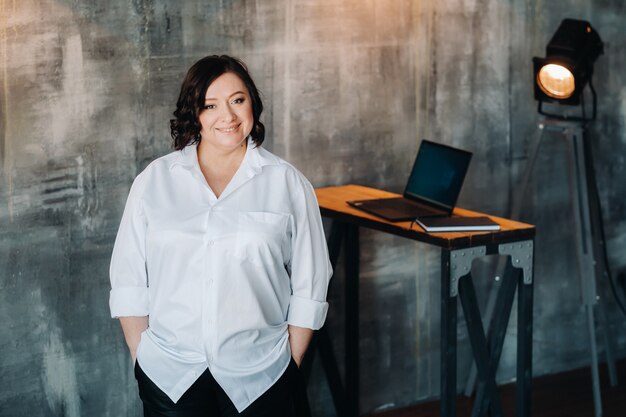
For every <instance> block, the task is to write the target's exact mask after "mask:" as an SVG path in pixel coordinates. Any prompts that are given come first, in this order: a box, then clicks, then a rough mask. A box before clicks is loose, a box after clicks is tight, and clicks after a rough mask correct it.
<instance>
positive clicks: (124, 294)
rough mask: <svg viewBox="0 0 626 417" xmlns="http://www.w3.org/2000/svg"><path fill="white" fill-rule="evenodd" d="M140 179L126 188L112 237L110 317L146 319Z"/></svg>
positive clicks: (146, 303)
mask: <svg viewBox="0 0 626 417" xmlns="http://www.w3.org/2000/svg"><path fill="white" fill-rule="evenodd" d="M142 188H143V187H142V178H141V175H140V176H138V177H137V178H136V179H135V181H134V182H133V186H132V187H131V189H130V193H129V195H128V200H127V201H126V207H125V208H124V214H123V215H122V220H121V222H120V227H119V230H118V232H117V237H116V238H115V245H114V246H113V254H112V256H111V267H110V270H109V275H110V278H111V293H110V296H109V307H110V309H111V317H113V318H117V317H128V316H139V317H142V316H147V315H148V311H149V299H148V276H147V272H146V255H145V253H146V252H145V237H146V227H147V224H146V219H145V216H144V212H143V208H142V198H141V195H142Z"/></svg>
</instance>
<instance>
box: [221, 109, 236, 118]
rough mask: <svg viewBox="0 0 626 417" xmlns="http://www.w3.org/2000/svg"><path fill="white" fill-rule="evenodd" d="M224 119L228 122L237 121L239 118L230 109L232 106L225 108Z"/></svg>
mask: <svg viewBox="0 0 626 417" xmlns="http://www.w3.org/2000/svg"><path fill="white" fill-rule="evenodd" d="M222 118H223V119H224V120H227V121H231V120H235V119H236V118H237V114H236V113H235V112H234V111H233V109H231V108H230V106H224V112H223V114H222Z"/></svg>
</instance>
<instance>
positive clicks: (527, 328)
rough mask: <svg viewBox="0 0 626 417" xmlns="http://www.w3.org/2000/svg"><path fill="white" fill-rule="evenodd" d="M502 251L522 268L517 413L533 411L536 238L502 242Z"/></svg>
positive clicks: (522, 416)
mask: <svg viewBox="0 0 626 417" xmlns="http://www.w3.org/2000/svg"><path fill="white" fill-rule="evenodd" d="M498 251H499V253H500V254H501V255H510V256H511V263H512V265H513V266H514V267H515V268H520V269H521V270H522V274H521V275H520V276H519V279H518V295H517V383H516V391H517V393H516V397H517V401H516V405H517V415H518V417H529V416H530V415H531V394H532V362H533V337H532V336H533V264H534V241H532V240H528V241H524V242H516V243H507V244H502V245H500V246H499V248H498Z"/></svg>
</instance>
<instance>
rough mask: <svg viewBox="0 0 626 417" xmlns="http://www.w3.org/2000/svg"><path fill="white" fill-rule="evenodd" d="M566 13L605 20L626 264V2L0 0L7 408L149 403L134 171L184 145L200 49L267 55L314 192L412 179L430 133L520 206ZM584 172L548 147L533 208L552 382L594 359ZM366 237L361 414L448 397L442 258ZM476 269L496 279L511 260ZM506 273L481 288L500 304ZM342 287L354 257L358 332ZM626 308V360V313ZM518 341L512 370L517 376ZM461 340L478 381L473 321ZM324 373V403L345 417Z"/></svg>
mask: <svg viewBox="0 0 626 417" xmlns="http://www.w3.org/2000/svg"><path fill="white" fill-rule="evenodd" d="M563 17H575V18H584V19H588V20H590V21H591V22H592V23H593V24H594V26H595V27H596V28H597V29H598V31H599V32H600V35H601V36H602V38H603V39H604V40H605V42H606V54H605V55H604V56H602V57H601V58H600V59H599V60H598V64H597V71H596V74H597V75H596V83H595V84H596V89H597V90H598V93H599V94H600V96H601V97H600V101H599V103H600V107H599V119H598V121H597V122H596V123H595V124H594V125H593V132H592V134H593V137H594V138H595V140H594V150H595V156H596V162H597V167H598V179H599V181H598V182H599V188H600V194H601V200H602V204H603V207H604V218H605V222H606V225H607V238H608V239H607V247H608V252H609V258H610V260H611V263H612V267H613V269H614V271H616V272H618V271H624V270H626V256H624V253H623V249H622V248H623V247H624V245H625V244H626V222H625V221H624V215H625V214H626V206H625V204H624V195H625V192H626V185H624V182H623V180H621V178H623V177H624V170H625V169H626V162H625V160H624V151H625V150H626V132H625V130H626V126H625V124H626V123H625V121H626V88H625V87H624V85H626V75H624V72H623V71H622V69H623V68H624V64H625V60H626V35H625V34H624V33H623V27H624V26H625V25H626V6H624V5H623V3H622V1H621V0H603V1H601V2H594V3H593V4H592V3H591V2H589V1H585V0H568V1H566V2H543V1H537V0H525V1H517V2H513V1H510V0H473V1H462V0H450V1H434V0H424V1H421V0H420V1H418V0H414V1H410V0H406V1H402V0H395V1H382V0H379V1H376V0H367V1H357V0H342V1H337V0H333V1H330V0H318V1H302V0H287V1H274V0H271V1H252V0H221V1H199V0H196V1H185V2H177V1H168V0H159V1H148V0H134V1H131V2H127V1H95V2H94V1H89V2H88V1H84V0H74V1H69V0H56V1H53V0H44V1H32V0H30V1H29V0H21V1H17V0H13V1H10V0H2V1H0V81H1V83H0V91H1V96H0V116H1V117H0V164H1V165H0V175H1V181H0V184H1V187H2V188H1V189H0V224H1V228H0V415H2V416H23V415H32V416H48V415H55V416H68V417H69V416H82V415H90V416H124V415H128V416H136V415H140V409H139V405H138V400H137V396H136V388H135V386H134V379H133V376H132V372H131V369H130V363H129V360H128V356H127V353H126V348H125V345H124V341H123V338H122V335H121V331H120V329H119V325H118V323H117V322H116V321H114V320H111V319H109V317H108V306H107V300H108V290H109V283H108V261H109V257H110V252H111V247H112V243H113V239H114V235H115V232H116V230H117V225H118V222H119V219H120V216H121V211H122V209H123V204H124V201H125V198H126V194H127V192H128V188H129V186H130V183H131V181H132V178H133V177H134V176H135V175H136V174H137V173H138V172H139V171H140V170H141V169H142V168H143V167H144V166H145V165H146V164H147V163H148V162H149V161H151V160H152V159H153V158H155V157H157V156H160V155H162V154H164V153H166V152H168V151H169V149H170V143H169V138H168V129H167V125H168V123H167V121H168V119H169V117H170V114H171V111H172V110H173V105H174V103H175V99H176V95H177V90H178V87H179V85H180V81H181V79H182V76H183V75H184V72H185V70H186V68H187V67H188V66H189V65H190V64H191V63H192V62H194V61H195V60H196V59H198V58H200V57H202V56H204V55H206V54H209V53H229V54H232V55H235V56H239V57H241V58H243V59H244V60H245V61H246V62H247V63H248V64H249V66H250V68H251V71H252V73H253V76H254V77H255V79H256V80H257V83H258V85H259V87H260V89H261V91H262V92H263V95H264V98H265V103H266V108H267V111H266V113H265V116H264V121H265V123H266V126H267V128H268V140H267V141H266V146H267V147H268V148H269V149H271V150H273V151H274V152H276V153H277V154H279V155H281V156H283V157H285V158H286V159H288V160H290V161H291V162H293V163H294V164H295V165H296V166H298V167H299V168H300V169H301V170H302V171H303V172H304V173H305V174H306V175H307V176H308V177H309V179H310V180H311V181H312V182H313V183H314V185H318V186H321V185H332V184H342V183H347V182H355V183H361V184H365V185H372V186H378V187H384V188H386V189H390V190H395V191H399V190H400V189H401V187H402V184H403V183H404V181H405V177H406V172H407V170H408V169H409V168H410V165H411V162H412V159H413V157H414V154H415V151H416V149H417V146H418V142H419V139H420V138H422V137H426V138H430V139H435V140H439V141H443V142H445V143H449V144H453V145H457V146H461V147H464V148H467V149H469V150H471V151H473V152H474V153H475V157H474V160H473V163H472V166H471V169H470V172H469V176H468V178H467V181H466V186H465V188H464V191H463V194H462V196H461V201H460V204H461V205H463V206H466V207H468V208H472V209H476V210H483V211H487V212H490V213H493V214H498V215H506V214H507V213H508V210H509V206H510V204H511V195H512V194H514V193H515V184H516V182H517V180H518V179H519V176H520V172H521V171H522V170H523V169H524V166H525V163H526V159H527V157H528V144H529V141H530V139H531V138H532V136H533V135H535V134H536V131H537V129H536V123H537V122H538V120H539V119H538V116H537V114H536V111H535V103H534V101H533V99H532V88H531V85H530V80H531V78H532V74H531V65H530V59H531V57H532V56H533V55H543V52H544V47H545V43H546V42H547V41H548V39H549V38H550V36H551V35H552V33H553V31H554V30H555V28H556V27H557V26H558V24H559V22H560V20H561V19H562V18H563ZM565 169H566V163H565V154H564V152H563V147H562V143H560V142H559V140H558V138H548V139H546V140H545V141H544V146H543V148H542V153H541V155H540V158H539V161H538V162H537V168H536V170H535V173H534V175H533V181H532V184H531V192H530V193H529V196H528V198H527V204H526V207H525V210H524V214H523V217H522V219H523V220H525V221H529V222H533V223H536V224H537V225H538V235H537V250H536V258H537V260H536V287H535V288H536V301H535V334H534V352H535V358H534V373H535V374H536V375H540V374H545V373H551V372H556V371H560V370H564V369H569V368H572V367H577V366H581V365H584V364H586V363H587V362H588V359H589V356H588V353H587V338H586V331H585V321H584V316H583V310H582V307H581V303H580V297H579V288H578V281H577V278H575V273H576V270H575V268H574V263H573V259H574V254H575V252H574V246H573V243H572V239H571V234H570V233H569V230H571V227H570V224H571V219H570V217H568V216H567V215H565V216H564V215H563V213H567V210H568V209H569V202H568V201H569V200H568V197H569V191H568V185H567V176H566V175H565ZM486 196H488V198H486ZM361 239H362V245H363V254H362V261H361V262H362V265H361V270H362V286H361V291H362V296H361V318H362V322H361V335H362V338H361V340H360V346H361V353H362V356H361V361H362V370H361V373H362V382H361V410H362V411H363V412H366V411H371V410H374V409H381V408H386V407H392V406H402V405H407V404H411V403H414V402H416V401H418V400H423V399H427V398H432V397H433V396H436V395H437V392H438V387H439V379H438V360H439V331H438V325H439V304H438V297H439V295H438V294H439V284H438V280H439V254H438V252H437V251H436V250H434V249H432V248H429V247H428V246H426V245H421V244H414V243H411V242H407V241H405V240H403V239H399V238H394V237H390V236H387V235H384V234H381V233H377V232H369V231H363V233H362V235H361ZM475 268H476V269H477V270H480V272H484V273H486V274H487V275H488V276H489V275H490V274H491V275H493V271H494V268H495V261H494V260H493V259H487V260H485V261H480V262H477V263H476V265H475ZM491 284H492V282H490V280H485V282H481V283H480V285H479V298H480V299H481V300H484V298H485V297H486V294H487V293H488V288H489V286H490V285H491ZM602 288H603V290H604V289H606V282H603V283H602ZM342 294H343V278H342V272H341V265H340V266H339V268H338V271H337V276H336V277H335V279H334V281H333V283H332V290H331V294H330V301H331V311H330V314H329V321H328V325H329V327H330V328H331V331H333V332H334V333H335V334H338V335H340V334H341V333H340V332H341V329H342V326H343V316H342V313H341V311H342V308H343V304H342V298H341V296H342ZM607 303H608V307H609V313H610V314H609V324H610V327H611V331H612V334H614V335H615V336H616V338H617V340H618V343H619V347H620V349H621V350H620V352H621V353H622V354H623V353H624V350H625V348H626V320H624V317H623V316H621V315H620V314H619V313H618V312H617V309H616V307H615V304H614V302H613V301H612V300H608V301H607ZM513 320H514V318H513ZM509 333H510V335H509V336H514V334H515V329H514V327H511V329H510V332H509ZM513 340H514V339H513V338H512V337H509V338H508V339H507V342H506V345H505V351H504V354H503V359H502V366H501V368H500V371H499V380H500V381H508V380H511V379H512V378H513V377H514V354H515V345H514V341H513ZM335 342H336V348H337V352H338V354H339V358H341V357H342V356H341V355H342V352H343V343H342V341H341V338H340V337H338V338H337V339H336V341H335ZM459 343H460V345H459V346H460V348H459V355H460V360H459V387H460V388H461V387H462V383H463V381H464V378H465V376H466V375H467V374H468V372H469V366H470V360H471V353H470V351H469V343H468V341H467V335H466V331H465V329H464V327H463V324H462V321H461V326H460V329H459ZM318 365H319V364H317V365H316V367H315V369H314V375H313V380H312V383H311V385H310V387H309V395H310V397H311V400H312V405H313V408H314V414H315V415H333V411H332V406H331V401H330V395H329V392H328V389H327V387H326V385H325V383H324V377H323V372H322V371H321V369H320V367H319V366H318ZM340 365H341V364H340Z"/></svg>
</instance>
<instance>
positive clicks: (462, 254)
mask: <svg viewBox="0 0 626 417" xmlns="http://www.w3.org/2000/svg"><path fill="white" fill-rule="evenodd" d="M486 253H487V247H486V246H476V247H474V248H468V249H457V250H453V251H452V252H450V297H456V296H457V295H459V279H461V277H463V276H465V275H467V274H469V273H470V271H471V270H472V262H473V261H474V259H476V258H479V257H481V256H485V254H486Z"/></svg>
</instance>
